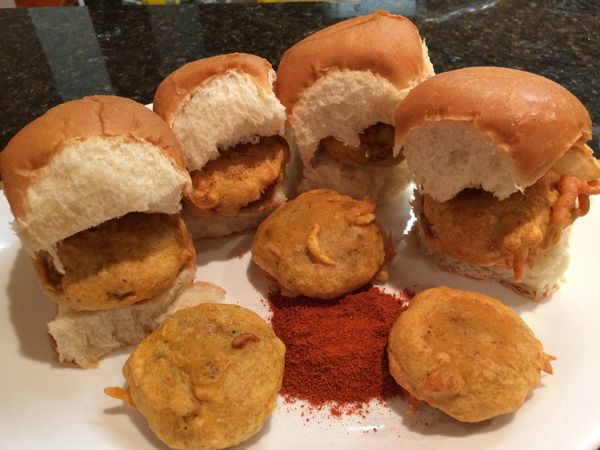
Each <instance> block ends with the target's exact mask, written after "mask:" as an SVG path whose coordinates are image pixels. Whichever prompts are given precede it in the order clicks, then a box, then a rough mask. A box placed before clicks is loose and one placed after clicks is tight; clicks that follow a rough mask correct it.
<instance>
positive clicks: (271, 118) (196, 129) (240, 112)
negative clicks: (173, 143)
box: [154, 53, 285, 172]
mask: <svg viewBox="0 0 600 450" xmlns="http://www.w3.org/2000/svg"><path fill="white" fill-rule="evenodd" d="M274 80H275V72H274V71H273V69H272V68H271V65H270V64H269V62H268V61H267V60H265V59H263V58H260V57H258V56H255V55H249V54H243V53H233V54H229V55H219V56H214V57H211V58H205V59H201V60H198V61H194V62H191V63H189V64H186V65H185V66H183V67H181V68H179V69H177V70H176V71H175V72H173V73H172V74H171V75H169V76H168V77H167V78H166V79H165V80H164V81H163V82H162V83H161V84H160V86H159V87H158V89H157V91H156V95H155V97H154V111H156V112H157V113H158V114H159V115H160V116H161V117H163V118H164V119H165V120H166V121H167V123H168V124H169V125H170V126H171V128H173V131H174V132H175V135H176V136H177V139H178V140H179V143H180V144H181V149H182V152H183V157H184V159H185V164H186V167H187V169H188V171H190V172H193V171H195V170H200V169H202V167H204V165H205V164H206V163H207V162H208V161H210V160H213V159H216V158H217V157H218V156H219V152H220V151H222V150H226V149H227V148H229V147H233V146H235V145H237V144H239V143H245V142H253V141H255V140H256V139H257V137H260V136H273V135H283V134H284V130H285V108H284V107H283V105H282V104H281V103H280V102H279V100H278V99H277V97H275V94H274V93H273V90H272V84H273V82H274Z"/></svg>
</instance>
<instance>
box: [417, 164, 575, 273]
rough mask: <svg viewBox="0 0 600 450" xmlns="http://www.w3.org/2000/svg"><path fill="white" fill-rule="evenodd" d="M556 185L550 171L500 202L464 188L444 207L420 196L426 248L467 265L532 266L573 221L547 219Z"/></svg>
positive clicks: (489, 195) (553, 175)
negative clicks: (525, 264)
mask: <svg viewBox="0 0 600 450" xmlns="http://www.w3.org/2000/svg"><path fill="white" fill-rule="evenodd" d="M559 180H560V175H559V174H557V173H556V172H554V171H550V172H548V173H547V174H546V175H545V176H544V177H543V178H542V179H541V180H540V181H538V182H537V183H536V184H534V185H533V186H531V187H529V188H528V189H526V190H525V193H524V194H521V193H520V192H517V193H514V194H512V195H511V196H510V197H508V198H507V199H505V200H502V201H500V200H498V199H496V198H495V197H494V196H493V195H492V194H490V193H489V192H486V191H483V190H481V189H466V190H464V191H462V192H460V193H459V194H458V195H457V196H456V197H454V198H453V199H451V200H449V201H447V202H443V203H441V202H437V201H435V200H433V199H432V198H431V197H430V196H428V195H424V196H423V212H422V214H421V225H422V226H423V228H424V231H425V233H424V235H425V238H426V239H427V244H428V245H429V246H430V247H431V248H432V249H433V250H435V251H437V252H443V253H446V254H448V255H450V256H452V257H454V258H457V259H460V260H462V261H466V262H468V263H471V264H477V265H480V266H497V267H513V268H514V269H519V265H521V266H520V267H521V269H522V263H523V262H524V261H527V262H529V263H531V262H532V261H533V258H535V255H536V254H537V253H538V252H539V251H540V250H544V249H547V248H549V247H551V246H552V245H554V244H556V243H557V242H558V240H559V239H560V235H561V232H562V230H563V229H564V228H565V227H566V226H568V225H570V224H571V222H572V220H570V221H567V222H563V223H560V224H557V223H554V222H553V221H552V220H551V212H552V211H551V208H552V205H553V204H554V203H555V202H556V200H557V199H558V197H559V192H558V190H557V183H558V181H559ZM518 272H519V271H518V270H515V279H516V280H517V281H519V275H520V274H519V273H518Z"/></svg>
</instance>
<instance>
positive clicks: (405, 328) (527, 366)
mask: <svg viewBox="0 0 600 450" xmlns="http://www.w3.org/2000/svg"><path fill="white" fill-rule="evenodd" d="M388 357H389V363H390V371H391V373H392V375H393V377H394V379H395V380H396V382H397V383H398V384H399V385H400V386H402V387H403V388H404V389H405V390H407V391H408V393H409V394H410V395H411V396H412V397H413V398H414V399H417V400H423V401H425V402H427V403H428V404H430V405H431V406H433V407H435V408H438V409H441V410H442V411H444V412H445V413H446V414H448V415H450V416H452V417H454V418H455V419H458V420H460V421H463V422H480V421H482V420H486V419H489V418H492V417H495V416H498V415H500V414H505V413H510V412H513V411H516V410H517V409H518V408H519V407H520V406H521V405H522V404H523V402H524V401H525V398H526V397H527V395H529V393H530V392H531V391H532V390H533V389H534V388H536V387H537V386H538V385H539V384H540V371H542V370H543V371H545V372H547V373H552V367H551V366H550V361H551V360H552V359H554V358H553V357H551V356H549V355H547V354H546V353H544V350H543V348H542V344H541V343H540V342H539V341H538V340H537V339H536V338H535V336H534V335H533V332H532V331H531V330H530V329H529V327H528V326H527V324H525V322H523V320H521V318H520V317H519V316H518V315H517V314H516V313H515V312H514V311H512V310H511V309H510V308H508V307H507V306H505V305H504V304H502V303H501V302H500V301H498V300H496V299H494V298H492V297H488V296H486V295H483V294H479V293H477V292H470V291H461V290H456V289H450V288H448V287H445V286H441V287H437V288H433V289H428V290H425V291H423V292H420V293H419V294H417V295H416V296H415V297H414V298H413V299H412V300H411V302H410V306H409V307H408V309H407V310H406V311H405V312H403V313H402V314H401V315H400V317H399V318H398V320H397V321H396V323H395V324H394V326H393V327H392V331H391V332H390V337H389V344H388ZM412 408H413V409H414V400H413V404H412Z"/></svg>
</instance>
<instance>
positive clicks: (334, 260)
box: [252, 189, 386, 299]
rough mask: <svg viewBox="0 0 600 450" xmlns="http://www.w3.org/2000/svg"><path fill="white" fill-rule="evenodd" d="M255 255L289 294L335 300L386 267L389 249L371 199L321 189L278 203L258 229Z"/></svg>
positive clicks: (253, 245) (255, 258) (253, 246)
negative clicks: (376, 218)
mask: <svg viewBox="0 0 600 450" xmlns="http://www.w3.org/2000/svg"><path fill="white" fill-rule="evenodd" d="M252 259H253V260H254V262H255V263H256V264H257V265H258V266H259V267H260V268H261V269H263V270H264V271H265V272H266V273H267V274H269V275H270V276H271V277H273V278H274V279H275V280H276V281H277V282H278V283H279V285H280V286H281V287H282V289H283V292H284V294H285V295H290V296H297V295H305V296H308V297H313V298H322V299H331V298H334V297H338V296H340V295H342V294H345V293H347V292H350V291H353V290H355V289H357V288H359V287H360V286H362V285H364V284H365V283H367V282H368V281H370V280H371V279H372V278H373V277H374V276H375V275H376V274H378V272H380V271H382V269H384V268H383V267H382V266H383V265H384V262H385V259H386V251H385V245H384V239H383V237H382V235H381V232H380V230H379V227H378V225H377V223H376V221H375V214H374V206H373V204H372V203H371V201H370V200H363V201H357V200H354V199H352V198H350V197H347V196H345V195H341V194H338V193H337V192H335V191H330V190H326V189H317V190H313V191H309V192H306V193H304V194H302V195H300V196H299V197H297V198H296V199H295V200H292V201H290V202H288V203H286V204H284V205H282V206H280V207H279V208H278V209H277V210H275V212H273V214H271V215H270V216H269V217H268V218H267V219H266V220H265V221H264V222H263V223H262V224H261V225H260V226H259V227H258V230H257V232H256V235H255V237H254V242H253V244H252ZM383 272H385V271H384V270H383Z"/></svg>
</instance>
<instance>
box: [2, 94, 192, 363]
mask: <svg viewBox="0 0 600 450" xmlns="http://www.w3.org/2000/svg"><path fill="white" fill-rule="evenodd" d="M0 170H1V173H2V177H3V180H4V190H5V193H6V196H7V198H8V201H9V204H10V207H11V210H12V213H13V215H14V217H15V221H14V223H13V227H14V229H15V230H16V232H17V234H18V235H19V237H20V238H21V241H22V243H23V246H24V247H25V250H26V251H27V252H28V253H29V254H30V255H31V257H32V262H33V266H34V269H35V273H36V275H37V278H38V280H39V282H40V285H41V287H42V289H43V291H44V292H45V293H46V294H47V295H48V297H50V298H51V299H52V300H53V301H55V302H56V303H57V305H58V310H57V315H56V318H55V319H54V320H52V321H51V322H50V323H49V324H48V329H49V332H50V335H51V337H52V340H53V342H54V344H55V347H56V353H57V357H58V360H59V361H60V362H71V361H72V362H75V363H76V364H79V365H81V366H83V367H89V366H93V365H95V363H96V362H97V361H98V359H99V358H100V357H101V356H102V355H104V354H106V353H108V352H110V351H113V350H116V349H119V348H121V347H124V346H127V345H131V344H134V343H137V342H139V341H140V340H141V339H142V338H143V337H144V336H146V335H147V334H148V333H149V332H150V331H151V330H152V329H154V328H155V327H156V326H157V325H158V324H157V322H156V319H157V318H158V317H159V316H160V315H161V314H163V313H164V312H165V310H166V309H167V308H168V307H169V305H171V304H172V303H173V301H174V300H175V298H176V297H177V295H178V293H179V292H180V291H181V290H182V289H183V288H184V287H185V286H187V285H189V284H190V283H191V281H192V280H193V278H194V274H195V269H196V267H195V250H194V246H193V243H192V240H191V237H190V235H189V233H188V232H187V229H186V226H185V224H184V222H183V220H182V219H181V217H180V216H179V215H178V214H177V213H178V211H179V208H180V199H181V196H182V193H183V192H184V191H186V190H188V189H189V187H190V184H191V183H190V178H189V175H188V173H187V172H186V170H185V168H184V166H183V160H182V157H181V153H180V151H179V145H178V144H177V140H176V139H175V136H174V135H173V132H172V131H171V129H170V128H169V127H168V125H167V124H166V123H165V122H164V121H163V120H162V119H161V118H160V117H158V116H157V115H156V114H154V113H152V112H151V111H149V110H148V109H147V108H145V107H144V106H143V105H140V104H139V103H136V102H134V101H132V100H129V99H125V98H120V97H114V96H95V97H86V98H84V99H81V100H74V101H71V102H67V103H64V104H62V105H59V106H57V107H55V108H52V109H50V110H49V111H48V112H47V113H46V114H44V115H43V116H41V117H40V118H38V119H36V120H35V121H33V122H32V123H30V124H29V125H27V126H26V127H25V128H23V129H22V130H21V131H20V132H19V133H17V135H16V136H15V137H14V138H13V139H12V140H11V141H10V142H9V143H8V145H7V146H6V148H5V149H4V151H2V153H1V154H0Z"/></svg>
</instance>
